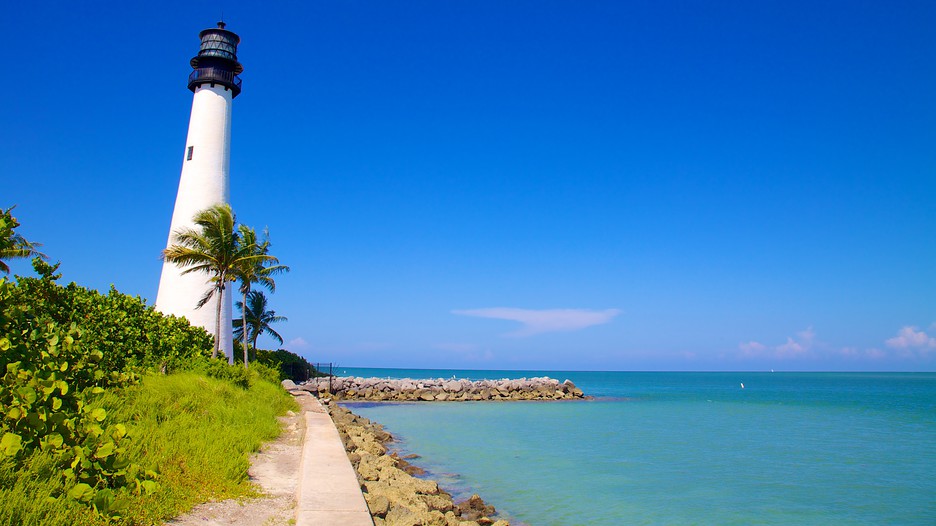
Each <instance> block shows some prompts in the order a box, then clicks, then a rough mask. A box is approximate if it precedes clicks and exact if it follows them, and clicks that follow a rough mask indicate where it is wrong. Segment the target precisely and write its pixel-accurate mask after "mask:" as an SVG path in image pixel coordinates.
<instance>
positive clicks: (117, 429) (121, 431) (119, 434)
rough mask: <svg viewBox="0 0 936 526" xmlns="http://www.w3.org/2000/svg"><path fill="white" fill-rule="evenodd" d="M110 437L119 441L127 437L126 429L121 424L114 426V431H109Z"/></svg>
mask: <svg viewBox="0 0 936 526" xmlns="http://www.w3.org/2000/svg"><path fill="white" fill-rule="evenodd" d="M111 436H112V437H114V438H115V439H121V438H123V437H125V436H127V427H126V426H125V425H123V424H116V425H114V430H113V431H111Z"/></svg>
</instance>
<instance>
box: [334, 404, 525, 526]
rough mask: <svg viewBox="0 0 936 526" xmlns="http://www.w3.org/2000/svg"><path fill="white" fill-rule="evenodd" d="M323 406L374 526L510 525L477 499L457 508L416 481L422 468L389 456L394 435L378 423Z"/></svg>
mask: <svg viewBox="0 0 936 526" xmlns="http://www.w3.org/2000/svg"><path fill="white" fill-rule="evenodd" d="M326 407H327V409H328V412H329V414H330V415H331V417H332V421H334V422H335V426H336V427H337V428H338V434H339V435H340V436H341V440H342V441H343V442H344V445H345V450H346V451H347V452H348V458H349V459H350V460H351V464H352V465H353V466H354V469H355V471H357V474H358V481H359V482H360V483H361V490H362V492H363V493H364V499H365V500H366V501H367V506H368V507H369V508H370V511H371V515H372V516H373V518H374V526H510V524H509V523H508V522H507V521H506V520H503V519H497V518H496V517H494V515H495V514H496V511H495V509H494V507H493V506H490V505H488V504H486V503H485V502H484V501H483V500H481V498H480V497H478V496H477V495H472V496H471V498H470V499H468V500H467V501H465V502H461V503H458V504H456V503H455V502H454V500H452V496H451V495H449V494H448V493H446V492H445V491H444V490H442V489H440V488H439V485H438V484H437V483H436V482H434V481H431V480H425V479H421V478H417V477H414V476H413V474H414V473H420V472H421V471H422V470H420V469H419V468H417V467H415V466H412V465H410V464H409V463H408V462H407V461H406V460H404V459H402V458H399V457H398V456H397V455H395V454H387V447H386V444H387V443H388V442H390V441H391V440H393V437H391V436H390V434H389V433H387V432H386V431H384V429H383V427H382V426H381V425H380V424H377V423H375V422H372V421H370V420H368V419H367V418H364V417H361V416H358V415H355V414H354V413H352V412H350V411H348V410H347V409H345V408H343V407H341V406H339V405H337V404H335V403H334V402H331V403H328V404H326Z"/></svg>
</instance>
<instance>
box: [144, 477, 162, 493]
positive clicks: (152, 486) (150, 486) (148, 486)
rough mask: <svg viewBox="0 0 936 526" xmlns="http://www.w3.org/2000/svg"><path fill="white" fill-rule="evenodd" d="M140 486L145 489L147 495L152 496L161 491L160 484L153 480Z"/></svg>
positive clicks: (145, 481)
mask: <svg viewBox="0 0 936 526" xmlns="http://www.w3.org/2000/svg"><path fill="white" fill-rule="evenodd" d="M140 486H142V487H143V491H145V492H146V494H147V495H151V494H152V493H153V492H155V491H156V490H158V489H159V484H157V483H156V482H154V481H152V480H144V481H143V482H141V483H140Z"/></svg>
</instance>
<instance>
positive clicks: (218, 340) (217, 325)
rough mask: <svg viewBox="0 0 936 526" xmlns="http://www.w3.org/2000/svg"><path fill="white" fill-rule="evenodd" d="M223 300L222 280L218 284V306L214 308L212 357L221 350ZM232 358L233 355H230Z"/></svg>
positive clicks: (216, 355)
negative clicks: (213, 348) (213, 347)
mask: <svg viewBox="0 0 936 526" xmlns="http://www.w3.org/2000/svg"><path fill="white" fill-rule="evenodd" d="M223 301H224V281H222V282H221V284H220V285H219V286H218V307H217V309H215V350H214V353H213V354H212V355H211V357H212V358H217V357H218V351H220V350H221V303H222V302H223ZM231 358H233V356H231Z"/></svg>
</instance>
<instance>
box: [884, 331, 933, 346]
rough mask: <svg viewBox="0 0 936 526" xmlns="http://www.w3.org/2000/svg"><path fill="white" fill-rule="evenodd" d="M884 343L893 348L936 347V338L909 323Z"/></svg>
mask: <svg viewBox="0 0 936 526" xmlns="http://www.w3.org/2000/svg"><path fill="white" fill-rule="evenodd" d="M884 345H887V346H888V347H890V348H891V349H911V348H921V347H922V348H936V338H932V337H930V336H929V335H927V334H926V333H925V332H923V331H921V330H917V328H916V327H911V326H909V325H908V326H906V327H903V328H901V329H900V330H899V331H897V336H894V337H893V338H890V339H888V340H887V341H885V342H884Z"/></svg>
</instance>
